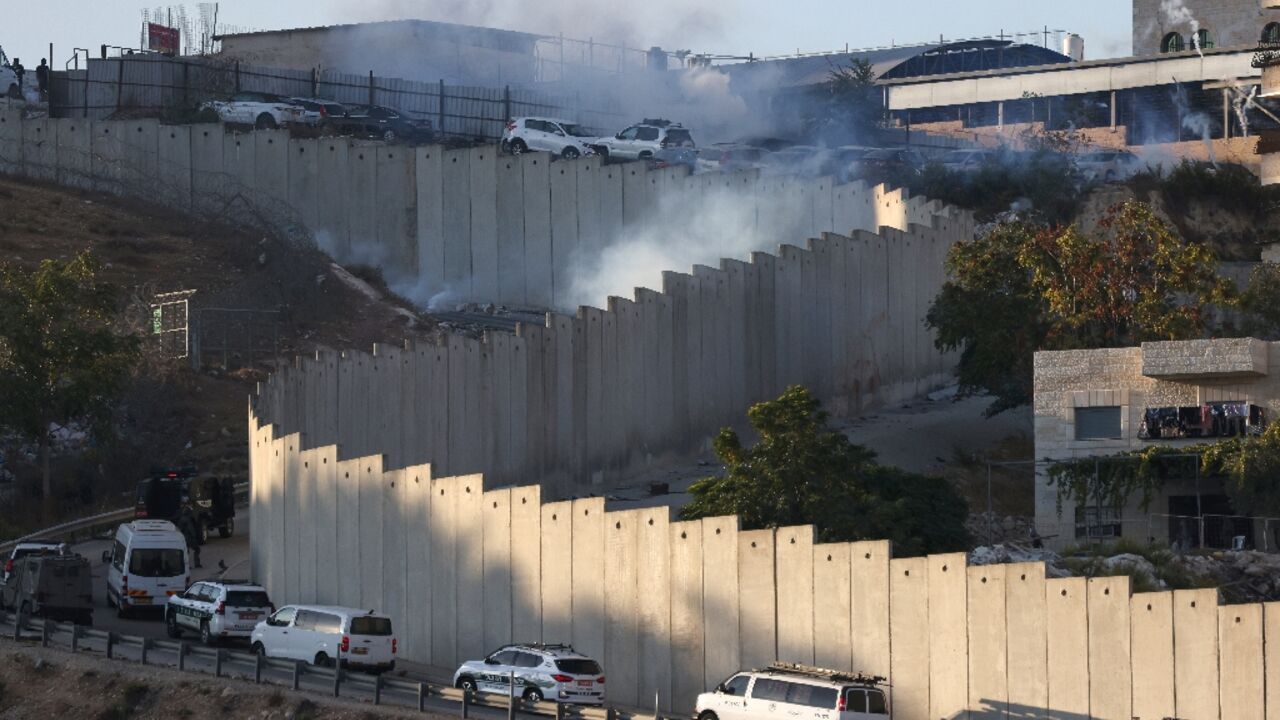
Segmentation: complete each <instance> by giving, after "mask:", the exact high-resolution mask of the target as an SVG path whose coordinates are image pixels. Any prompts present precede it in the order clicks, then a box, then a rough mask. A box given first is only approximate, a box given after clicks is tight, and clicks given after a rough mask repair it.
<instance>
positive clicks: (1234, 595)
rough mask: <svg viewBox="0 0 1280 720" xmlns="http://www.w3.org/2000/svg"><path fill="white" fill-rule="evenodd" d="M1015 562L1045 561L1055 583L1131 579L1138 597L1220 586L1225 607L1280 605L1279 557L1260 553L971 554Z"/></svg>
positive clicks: (1130, 548)
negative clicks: (1064, 579) (1079, 579)
mask: <svg viewBox="0 0 1280 720" xmlns="http://www.w3.org/2000/svg"><path fill="white" fill-rule="evenodd" d="M1016 562H1044V563H1045V564H1046V565H1047V567H1048V574H1049V577H1055V578H1062V577H1107V576H1117V575H1128V576H1129V577H1130V578H1132V580H1133V590H1134V592H1150V591H1155V590H1185V589H1190V588H1208V587H1217V588H1220V589H1221V592H1222V598H1223V602H1227V603H1251V602H1272V601H1276V600H1280V555H1275V554H1268V553H1262V552H1256V551H1243V552H1228V551H1198V552H1189V553H1175V552H1173V551H1172V550H1169V549H1167V548H1163V547H1158V546H1155V547H1144V546H1139V545H1137V544H1134V543H1124V542H1122V543H1117V544H1115V545H1109V546H1098V547H1095V548H1089V549H1082V550H1078V551H1068V552H1066V553H1064V554H1059V553H1056V552H1053V551H1051V550H1045V549H1040V548H1035V547H1033V546H1032V545H1031V544H1030V543H1028V542H1005V543H1002V544H997V545H984V546H981V547H978V548H976V549H974V550H973V551H972V552H970V553H969V564H971V565H994V564H1001V563H1016Z"/></svg>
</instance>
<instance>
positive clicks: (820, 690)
mask: <svg viewBox="0 0 1280 720" xmlns="http://www.w3.org/2000/svg"><path fill="white" fill-rule="evenodd" d="M883 682H884V678H880V677H870V676H866V675H862V674H854V673H846V672H839V671H837V670H827V669H825V668H816V667H809V666H807V665H794V664H791V663H774V664H773V665H770V666H769V667H768V668H767V669H764V670H749V671H745V672H740V673H738V674H736V675H734V676H733V677H731V678H729V679H728V680H726V681H724V682H722V683H720V685H718V686H717V687H716V689H715V691H714V692H709V693H702V694H701V695H699V696H698V702H697V706H696V710H695V713H694V717H695V718H696V719H697V720H887V718H888V717H889V702H888V699H887V698H886V697H885V693H884V690H882V689H880V687H879V685H880V684H882V683H883Z"/></svg>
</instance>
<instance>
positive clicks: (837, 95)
mask: <svg viewBox="0 0 1280 720" xmlns="http://www.w3.org/2000/svg"><path fill="white" fill-rule="evenodd" d="M875 81H876V74H875V71H874V70H873V69H872V67H871V63H870V62H868V61H867V60H865V59H861V58H859V59H856V60H851V61H850V62H849V64H848V65H846V66H840V67H832V68H831V70H830V72H829V73H828V74H827V80H826V82H824V83H821V84H820V85H817V86H815V88H814V89H813V90H812V95H811V97H810V98H809V101H810V102H809V104H808V112H807V117H806V118H805V119H804V124H805V130H806V134H807V135H809V136H810V137H812V138H813V139H814V140H815V141H820V142H825V143H826V144H828V145H831V146H836V145H844V144H848V143H851V142H857V141H865V140H866V139H867V136H868V135H869V134H870V133H871V132H872V131H874V130H875V129H876V128H878V127H880V126H881V124H882V123H883V121H884V100H883V99H882V95H881V94H880V89H879V88H878V87H877V86H876V82H875Z"/></svg>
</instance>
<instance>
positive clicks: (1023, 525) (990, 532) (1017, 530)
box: [965, 512, 1035, 545]
mask: <svg viewBox="0 0 1280 720" xmlns="http://www.w3.org/2000/svg"><path fill="white" fill-rule="evenodd" d="M1034 528H1035V518H1030V517H1026V516H1023V515H1008V516H1002V515H999V514H998V513H987V512H980V513H969V519H968V520H966V521H965V529H967V530H968V531H969V537H971V538H973V539H974V540H976V541H978V542H983V543H987V544H989V545H990V544H996V543H1008V542H1017V543H1025V544H1030V543H1031V540H1032V538H1033V537H1034V535H1033V533H1032V530H1033V529H1034Z"/></svg>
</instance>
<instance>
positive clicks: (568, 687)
mask: <svg viewBox="0 0 1280 720" xmlns="http://www.w3.org/2000/svg"><path fill="white" fill-rule="evenodd" d="M513 673H514V674H515V682H516V688H515V694H516V695H518V696H520V697H522V698H524V699H525V700H532V701H535V702H541V701H543V700H550V701H551V702H557V703H570V704H580V705H601V704H603V703H604V670H602V669H601V668H600V663H598V662H596V661H595V660H592V659H591V658H589V657H587V656H585V655H582V654H579V653H578V652H576V651H575V650H574V649H573V648H572V647H570V646H568V645H546V644H542V643H532V644H527V645H506V646H504V647H501V648H499V649H498V650H496V651H494V652H493V653H491V654H490V655H489V657H486V658H485V659H483V660H470V661H468V662H465V663H463V664H462V667H460V668H458V671H457V672H455V673H454V674H453V685H454V687H459V688H462V689H464V690H470V691H471V692H473V693H475V692H492V693H501V694H502V695H506V694H507V693H508V692H509V691H508V689H507V688H508V686H509V685H510V681H511V675H512V674H513Z"/></svg>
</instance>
